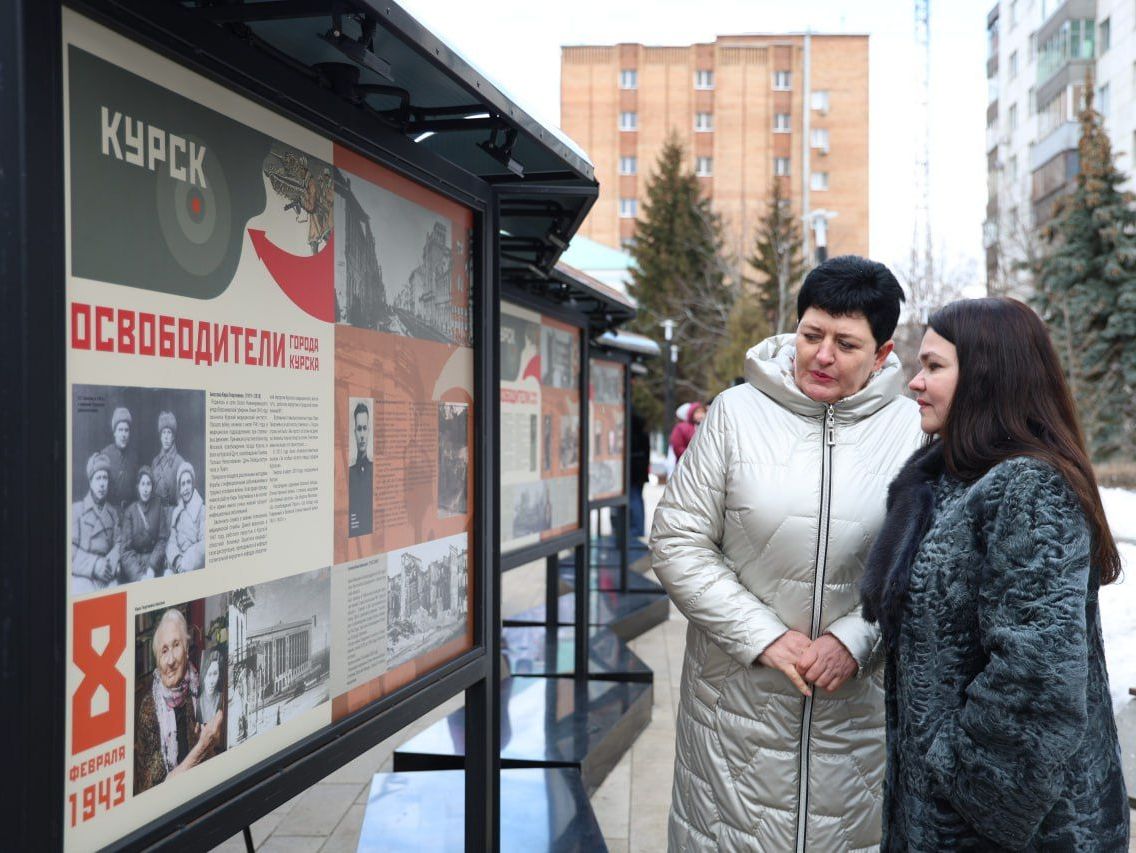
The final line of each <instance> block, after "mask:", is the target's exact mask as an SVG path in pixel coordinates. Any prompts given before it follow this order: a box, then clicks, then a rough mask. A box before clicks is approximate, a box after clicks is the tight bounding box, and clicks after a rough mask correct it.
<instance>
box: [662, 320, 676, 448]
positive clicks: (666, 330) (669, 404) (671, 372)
mask: <svg viewBox="0 0 1136 853" xmlns="http://www.w3.org/2000/svg"><path fill="white" fill-rule="evenodd" d="M674 330H675V321H674V320H663V338H664V340H665V341H666V344H667V345H666V348H665V353H666V355H665V357H666V359H667V363H666V366H665V370H666V396H665V398H664V403H663V452H664V453H665V452H666V450H667V447H666V444H667V427H666V425H667V424H669V423H670V419H671V418H673V417H674V410H675V391H674V383H675V369H676V368H677V367H678V345H677V344H674V343H672V342H671V340H672V338H674Z"/></svg>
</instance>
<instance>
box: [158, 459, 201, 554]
mask: <svg viewBox="0 0 1136 853" xmlns="http://www.w3.org/2000/svg"><path fill="white" fill-rule="evenodd" d="M177 483H178V501H177V503H176V504H174V505H173V507H172V508H171V509H170V538H169V539H168V540H167V542H166V572H167V574H174V575H180V574H184V573H185V572H195V571H197V570H198V569H203V568H205V501H204V500H202V498H201V493H200V492H199V491H197V472H196V471H194V469H193V466H192V465H190V464H189V463H188V462H182V463H181V465H180V466H179V467H178V472H177Z"/></svg>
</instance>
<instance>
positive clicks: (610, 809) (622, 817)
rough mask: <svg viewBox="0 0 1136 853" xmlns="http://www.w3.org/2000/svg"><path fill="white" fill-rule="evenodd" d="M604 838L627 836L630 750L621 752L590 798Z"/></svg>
mask: <svg viewBox="0 0 1136 853" xmlns="http://www.w3.org/2000/svg"><path fill="white" fill-rule="evenodd" d="M591 803H592V811H593V812H594V813H595V815H596V820H597V821H598V822H599V825H600V831H601V832H602V833H603V836H604V839H605V840H608V839H612V838H627V830H628V826H629V824H630V820H631V750H628V751H627V752H625V753H624V754H623V757H622V758H621V759H619V762H618V763H617V764H616V765H615V767H613V768H612V770H611V772H610V773H608V775H607V778H606V779H604V781H603V784H602V785H600V786H599V788H598V789H596V792H595V793H594V794H592V798H591Z"/></svg>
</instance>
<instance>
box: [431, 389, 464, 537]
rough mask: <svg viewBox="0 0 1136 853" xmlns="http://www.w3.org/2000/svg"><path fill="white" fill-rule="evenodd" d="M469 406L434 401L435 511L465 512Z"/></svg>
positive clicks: (447, 514)
mask: <svg viewBox="0 0 1136 853" xmlns="http://www.w3.org/2000/svg"><path fill="white" fill-rule="evenodd" d="M468 493H469V406H467V405H466V404H465V403H439V404H438V515H439V516H441V517H443V518H445V517H447V516H453V515H465V514H466V512H467V511H468V506H469V501H468V496H469V495H468Z"/></svg>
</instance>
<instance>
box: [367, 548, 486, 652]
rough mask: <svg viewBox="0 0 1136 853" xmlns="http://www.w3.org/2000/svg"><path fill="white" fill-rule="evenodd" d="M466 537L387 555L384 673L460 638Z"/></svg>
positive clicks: (463, 617)
mask: <svg viewBox="0 0 1136 853" xmlns="http://www.w3.org/2000/svg"><path fill="white" fill-rule="evenodd" d="M468 548H469V536H468V534H465V533H461V534H458V535H457V536H449V537H446V538H445V539H438V540H435V541H433V542H423V543H421V544H418V545H413V546H411V547H410V548H404V549H402V550H400V551H393V552H391V553H390V554H388V555H387V581H388V588H387V617H388V618H387V667H388V668H389V669H393V668H394V667H396V666H398V665H399V664H403V663H406V662H407V661H409V660H413V659H414V658H416V657H418V656H419V655H422V654H425V653H426V652H428V651H431V650H432V649H436V648H438V647H439V646H442V645H444V644H446V643H448V642H450V641H451V640H456V639H458V638H460V637H461V636H463V635H464V634H465V631H466V623H467V615H468V609H469V606H468V601H467V590H468V587H469V576H468V553H469V551H468Z"/></svg>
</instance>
